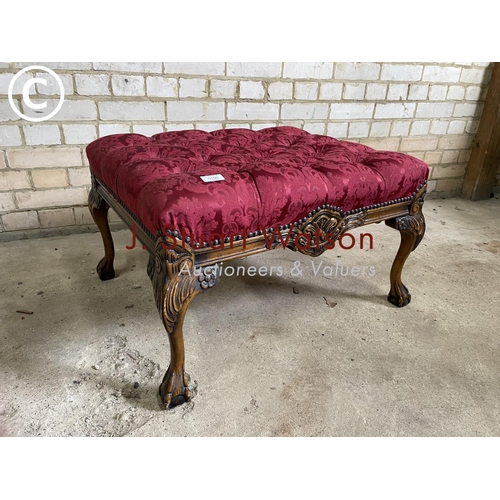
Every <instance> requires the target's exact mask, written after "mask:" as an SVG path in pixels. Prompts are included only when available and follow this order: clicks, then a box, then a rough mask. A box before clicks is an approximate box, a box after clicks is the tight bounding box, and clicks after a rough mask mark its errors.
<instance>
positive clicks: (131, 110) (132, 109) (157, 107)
mask: <svg viewBox="0 0 500 500" xmlns="http://www.w3.org/2000/svg"><path fill="white" fill-rule="evenodd" d="M169 104H173V103H169ZM175 104H181V103H175ZM99 114H100V116H101V120H113V121H117V120H123V121H137V120H144V121H163V120H165V105H164V103H162V102H150V101H135V102H130V101H108V102H100V103H99Z"/></svg>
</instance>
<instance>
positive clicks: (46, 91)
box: [35, 73, 74, 95]
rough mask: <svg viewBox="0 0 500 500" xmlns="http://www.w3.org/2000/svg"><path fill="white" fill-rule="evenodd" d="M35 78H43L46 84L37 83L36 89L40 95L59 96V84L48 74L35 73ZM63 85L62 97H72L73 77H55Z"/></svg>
mask: <svg viewBox="0 0 500 500" xmlns="http://www.w3.org/2000/svg"><path fill="white" fill-rule="evenodd" d="M35 76H36V77H37V78H43V79H44V80H45V81H46V82H47V84H43V83H37V84H36V88H37V91H38V93H39V94H41V95H61V89H60V88H59V82H57V81H56V79H55V78H54V77H53V76H52V75H51V74H49V73H36V75H35ZM57 76H58V77H59V78H60V79H61V82H62V84H63V88H64V95H72V94H73V93H74V89H73V77H72V76H71V75H57Z"/></svg>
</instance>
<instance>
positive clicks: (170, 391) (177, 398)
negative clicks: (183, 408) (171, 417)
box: [159, 367, 191, 408]
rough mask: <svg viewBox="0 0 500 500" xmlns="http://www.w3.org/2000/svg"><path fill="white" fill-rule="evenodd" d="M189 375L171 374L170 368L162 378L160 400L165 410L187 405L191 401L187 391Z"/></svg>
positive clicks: (189, 392) (189, 393)
mask: <svg viewBox="0 0 500 500" xmlns="http://www.w3.org/2000/svg"><path fill="white" fill-rule="evenodd" d="M188 384H189V375H188V374H187V373H185V372H184V373H174V372H171V370H170V367H169V369H168V370H167V373H166V374H165V376H164V377H163V381H162V383H161V385H160V390H159V394H160V398H161V400H162V403H163V404H164V405H165V406H166V407H167V408H174V407H175V406H179V405H182V404H184V403H187V402H188V401H189V400H190V399H191V391H190V390H189V389H188Z"/></svg>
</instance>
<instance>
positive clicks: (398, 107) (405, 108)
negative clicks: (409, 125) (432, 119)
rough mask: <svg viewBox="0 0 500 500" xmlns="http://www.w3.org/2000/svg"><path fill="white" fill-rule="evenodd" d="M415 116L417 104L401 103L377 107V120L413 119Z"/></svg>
mask: <svg viewBox="0 0 500 500" xmlns="http://www.w3.org/2000/svg"><path fill="white" fill-rule="evenodd" d="M414 114H415V103H411V102H401V103H399V102H398V103H389V104H382V103H377V104H376V106H375V118H376V119H377V118H411V117H413V116H414Z"/></svg>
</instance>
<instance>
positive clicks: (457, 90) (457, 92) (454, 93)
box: [446, 85, 465, 101]
mask: <svg viewBox="0 0 500 500" xmlns="http://www.w3.org/2000/svg"><path fill="white" fill-rule="evenodd" d="M464 95H465V88H464V87H462V86H461V85H450V86H449V87H448V94H447V95H446V99H449V100H453V101H461V100H462V99H463V98H464Z"/></svg>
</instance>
